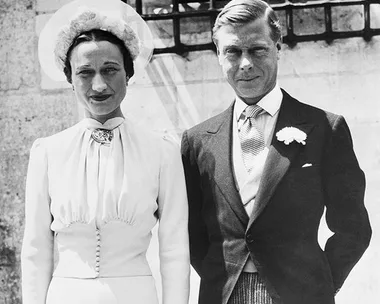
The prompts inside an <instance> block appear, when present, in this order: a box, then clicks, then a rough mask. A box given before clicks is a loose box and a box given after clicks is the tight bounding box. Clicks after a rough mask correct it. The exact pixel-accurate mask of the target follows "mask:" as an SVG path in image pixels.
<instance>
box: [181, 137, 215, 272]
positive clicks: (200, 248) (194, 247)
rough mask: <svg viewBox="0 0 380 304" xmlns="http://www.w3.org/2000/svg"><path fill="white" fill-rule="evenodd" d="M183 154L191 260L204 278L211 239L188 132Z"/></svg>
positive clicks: (197, 170) (184, 140) (183, 138)
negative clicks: (204, 215)
mask: <svg viewBox="0 0 380 304" xmlns="http://www.w3.org/2000/svg"><path fill="white" fill-rule="evenodd" d="M181 153H182V163H183V167H184V170H185V178H186V187H187V198H188V201H189V240H190V260H191V265H192V266H193V268H194V269H195V270H196V272H197V273H198V275H199V276H200V277H202V262H203V259H204V258H205V256H206V254H207V251H208V247H209V238H208V233H207V226H206V223H205V222H204V219H203V216H202V189H201V177H200V173H199V169H198V165H197V162H196V160H195V157H194V150H192V149H191V146H190V144H189V139H188V133H187V132H186V131H185V132H184V133H183V136H182V143H181Z"/></svg>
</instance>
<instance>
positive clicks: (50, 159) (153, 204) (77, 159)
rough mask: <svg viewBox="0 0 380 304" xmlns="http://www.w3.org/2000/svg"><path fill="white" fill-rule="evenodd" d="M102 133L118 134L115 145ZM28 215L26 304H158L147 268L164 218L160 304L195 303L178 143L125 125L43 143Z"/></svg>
mask: <svg viewBox="0 0 380 304" xmlns="http://www.w3.org/2000/svg"><path fill="white" fill-rule="evenodd" d="M95 128H102V129H109V130H113V131H112V133H113V139H112V141H111V144H110V145H109V146H107V145H104V144H100V143H98V142H96V141H95V140H94V139H93V138H92V137H91V134H92V130H94V129H95ZM25 208H26V209H25V214H26V215H25V216H26V220H25V233H24V240H23V245H22V255H21V259H22V260H21V266H22V293H23V303H24V304H61V303H62V304H63V303H65V304H67V303H70V304H87V303H88V304H90V303H91V304H116V303H124V304H157V303H158V300H157V293H156V288H155V282H154V280H153V277H152V275H151V270H150V268H149V265H148V263H147V260H146V251H147V248H148V246H149V242H150V239H151V230H152V228H153V227H154V225H155V224H156V222H157V220H159V229H158V238H159V258H160V271H161V278H162V294H163V301H162V303H163V304H187V303H188V296H189V252H188V233H187V220H188V212H187V210H188V206H187V197H186V188H185V182H184V174H183V169H182V163H181V159H180V153H179V148H178V146H177V145H176V144H175V143H174V142H173V141H172V140H170V139H168V138H166V137H165V136H158V135H155V134H153V133H151V132H147V131H143V130H141V129H140V128H137V127H136V126H135V125H133V124H132V123H131V122H130V121H128V120H124V119H123V118H120V117H119V118H113V119H110V120H108V121H107V122H106V123H105V124H103V125H102V124H100V123H99V122H97V121H95V120H93V119H88V118H87V119H84V120H82V121H81V122H80V123H78V124H76V125H75V126H73V127H71V128H69V129H67V130H65V131H63V132H60V133H58V134H55V135H53V136H50V137H47V138H43V139H38V140H36V142H35V143H34V145H33V147H32V149H31V155H30V161H29V168H28V176H27V185H26V203H25Z"/></svg>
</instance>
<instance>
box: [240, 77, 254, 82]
mask: <svg viewBox="0 0 380 304" xmlns="http://www.w3.org/2000/svg"><path fill="white" fill-rule="evenodd" d="M256 78H257V77H242V78H239V81H252V80H255V79H256Z"/></svg>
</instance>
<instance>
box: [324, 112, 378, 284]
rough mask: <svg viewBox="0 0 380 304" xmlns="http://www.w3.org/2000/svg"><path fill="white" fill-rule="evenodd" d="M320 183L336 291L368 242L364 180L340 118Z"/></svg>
mask: <svg viewBox="0 0 380 304" xmlns="http://www.w3.org/2000/svg"><path fill="white" fill-rule="evenodd" d="M322 170H323V175H322V178H323V183H324V191H325V201H326V222H327V225H328V226H329V228H330V230H331V231H332V232H333V233H334V234H333V236H331V237H330V238H329V239H328V241H327V243H326V247H325V252H326V255H327V258H328V260H329V263H330V267H331V272H332V276H333V280H334V285H335V289H336V290H339V289H340V287H341V286H342V285H343V282H344V281H345V279H346V278H347V276H348V274H349V273H350V271H351V270H352V268H353V267H354V266H355V264H356V263H357V262H358V261H359V259H360V257H361V256H362V255H363V253H364V251H365V250H366V249H367V247H368V245H369V241H370V239H371V234H372V231H371V227H370V223H369V219H368V214H367V210H366V209H365V207H364V190H365V177H364V173H363V171H362V170H361V169H360V167H359V164H358V161H357V159H356V156H355V153H354V150H353V145H352V139H351V134H350V131H349V128H348V126H347V123H346V121H345V120H344V118H343V117H342V116H339V117H337V118H336V120H335V121H334V122H333V126H332V133H331V138H330V140H329V142H328V145H327V149H325V156H324V162H323V168H322Z"/></svg>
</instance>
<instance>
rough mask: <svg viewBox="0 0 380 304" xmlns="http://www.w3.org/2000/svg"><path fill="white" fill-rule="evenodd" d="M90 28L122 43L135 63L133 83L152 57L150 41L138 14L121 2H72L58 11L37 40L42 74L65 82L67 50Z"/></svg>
mask: <svg viewBox="0 0 380 304" xmlns="http://www.w3.org/2000/svg"><path fill="white" fill-rule="evenodd" d="M93 29H101V30H104V31H108V32H111V33H112V34H114V35H115V36H116V37H118V38H119V39H120V40H121V41H123V42H124V45H125V46H126V48H127V49H128V50H129V52H130V54H131V57H132V59H133V61H134V70H135V75H134V76H133V77H132V79H131V80H130V82H132V81H133V78H135V76H136V74H138V73H139V72H141V71H142V70H143V69H144V68H145V66H146V65H147V64H148V62H149V60H150V58H151V56H152V52H153V38H152V33H151V32H150V30H149V27H148V25H147V24H146V22H145V21H144V20H143V19H142V18H141V17H140V15H139V14H138V13H137V12H136V11H135V10H134V9H133V8H132V7H130V6H129V5H128V4H125V3H124V2H122V1H120V0H107V1H104V0H75V1H72V2H69V3H68V4H66V5H64V6H62V7H61V8H60V9H59V10H57V11H56V12H55V13H54V15H53V16H52V17H51V18H50V20H49V21H48V22H47V23H46V25H45V27H44V28H43V30H42V31H41V34H40V38H39V41H38V57H39V60H40V64H41V67H42V69H43V70H44V72H45V73H46V74H47V75H48V76H49V77H50V78H52V79H53V80H56V81H64V80H66V77H65V74H64V73H63V68H64V64H65V60H66V55H67V51H68V50H69V48H70V46H71V44H72V43H73V41H74V39H75V38H76V37H77V36H78V35H80V34H81V33H83V32H86V31H90V30H93Z"/></svg>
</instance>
